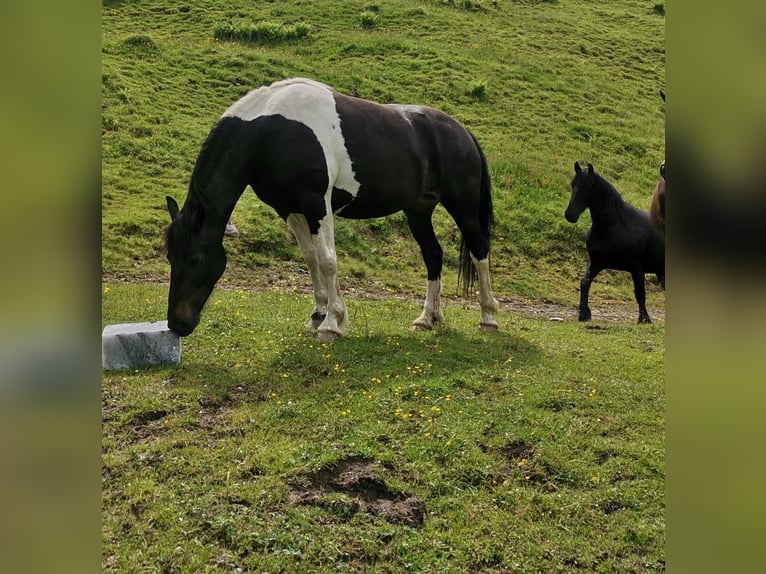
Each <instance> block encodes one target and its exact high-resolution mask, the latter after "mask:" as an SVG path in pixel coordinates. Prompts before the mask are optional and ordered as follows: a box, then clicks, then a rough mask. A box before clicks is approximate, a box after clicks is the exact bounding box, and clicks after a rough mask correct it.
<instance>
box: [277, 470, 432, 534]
mask: <svg viewBox="0 0 766 574" xmlns="http://www.w3.org/2000/svg"><path fill="white" fill-rule="evenodd" d="M337 493H340V494H344V495H346V496H347V497H348V499H349V501H350V503H349V504H347V505H345V507H344V509H343V510H344V512H345V513H346V514H348V515H349V516H350V515H353V514H355V513H357V512H366V513H368V514H371V515H374V516H380V517H381V518H383V519H385V520H386V521H388V522H391V523H393V524H404V525H406V526H412V527H415V528H417V527H420V526H422V525H423V518H424V516H425V503H424V502H423V501H422V500H420V499H419V498H418V497H417V496H415V495H413V494H409V493H404V492H394V491H393V490H391V489H390V488H389V487H388V485H387V484H386V483H385V481H384V480H383V479H382V478H381V477H380V474H379V473H378V469H377V466H376V464H375V462H374V461H372V460H369V459H366V458H362V457H349V458H345V459H341V460H339V461H338V462H337V463H335V464H333V465H330V466H328V467H325V468H321V469H319V470H317V471H315V472H313V473H311V474H308V475H305V476H303V477H300V479H299V480H297V481H295V482H294V483H293V484H291V485H289V491H288V501H289V502H290V503H291V504H293V505H316V506H321V507H325V508H328V509H332V507H333V506H335V507H337V503H334V502H333V501H332V500H331V498H330V495H332V494H337Z"/></svg>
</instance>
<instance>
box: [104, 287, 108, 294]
mask: <svg viewBox="0 0 766 574" xmlns="http://www.w3.org/2000/svg"><path fill="white" fill-rule="evenodd" d="M107 293H109V287H104V295H106V294H107Z"/></svg>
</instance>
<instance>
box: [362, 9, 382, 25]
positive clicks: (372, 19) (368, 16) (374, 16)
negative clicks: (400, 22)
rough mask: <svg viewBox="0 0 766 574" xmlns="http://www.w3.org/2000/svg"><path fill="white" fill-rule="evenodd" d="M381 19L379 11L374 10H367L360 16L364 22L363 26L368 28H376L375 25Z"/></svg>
mask: <svg viewBox="0 0 766 574" xmlns="http://www.w3.org/2000/svg"><path fill="white" fill-rule="evenodd" d="M379 19H380V17H379V16H378V13H377V11H374V12H373V11H372V10H365V11H364V12H362V13H361V14H360V16H359V20H360V21H361V23H362V28H367V29H370V28H374V27H375V26H377V25H378V20H379Z"/></svg>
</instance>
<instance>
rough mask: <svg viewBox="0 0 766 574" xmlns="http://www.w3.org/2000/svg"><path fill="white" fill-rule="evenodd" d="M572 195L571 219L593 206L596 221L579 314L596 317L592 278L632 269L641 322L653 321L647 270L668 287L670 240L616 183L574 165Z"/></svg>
mask: <svg viewBox="0 0 766 574" xmlns="http://www.w3.org/2000/svg"><path fill="white" fill-rule="evenodd" d="M574 169H575V175H574V178H573V179H572V183H571V186H572V196H571V198H570V199H569V205H568V206H567V208H566V211H565V212H564V217H566V220H567V221H568V222H569V223H576V222H577V220H578V218H579V217H580V214H581V213H582V212H583V211H585V210H586V209H590V217H591V221H592V225H591V227H590V229H589V230H588V237H587V239H586V240H585V246H586V248H587V250H588V261H587V265H586V267H585V274H584V275H583V278H582V281H580V307H579V315H578V319H579V320H580V321H588V320H589V319H590V318H591V314H590V308H589V307H588V293H589V291H590V284H591V282H592V281H593V279H594V278H595V277H596V275H598V274H599V273H600V272H601V271H602V270H604V269H616V270H619V271H628V272H629V273H630V274H631V277H633V290H634V293H635V295H636V302H637V303H638V322H639V323H651V322H652V321H651V319H650V318H649V313H648V312H647V311H646V289H645V285H644V274H646V273H654V274H656V275H657V279H659V281H660V284H661V285H662V288H663V289H665V241H664V239H663V238H662V237H661V236H660V235H659V234H658V233H657V231H655V229H654V228H653V227H652V224H651V223H650V221H649V214H647V213H646V212H644V211H641V210H640V209H636V208H635V207H633V206H632V205H630V204H629V203H627V202H625V201H624V200H623V199H622V197H620V194H619V193H618V192H617V190H616V189H615V188H614V186H613V185H612V184H611V183H609V182H608V181H607V180H605V179H604V178H603V177H601V176H600V175H599V174H598V173H596V172H595V171H593V166H592V165H590V164H588V168H587V169H585V170H583V169H581V168H580V164H579V163H577V162H575V164H574Z"/></svg>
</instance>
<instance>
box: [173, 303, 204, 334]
mask: <svg viewBox="0 0 766 574" xmlns="http://www.w3.org/2000/svg"><path fill="white" fill-rule="evenodd" d="M197 325H199V313H195V312H193V311H192V310H191V309H190V308H189V306H188V305H179V306H177V307H176V310H175V313H174V312H172V311H170V310H169V311H168V328H169V329H170V330H171V331H173V332H174V333H175V334H176V335H178V336H179V337H186V336H187V335H191V334H192V332H193V331H194V329H196V328H197Z"/></svg>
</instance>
